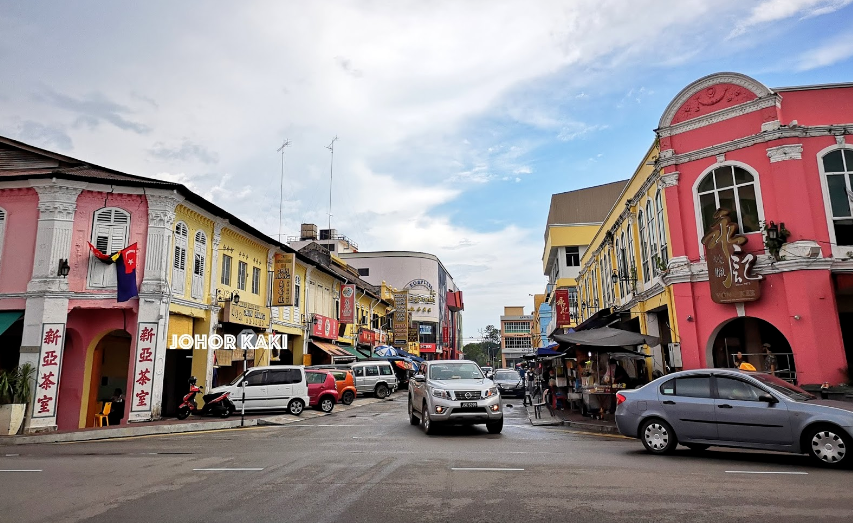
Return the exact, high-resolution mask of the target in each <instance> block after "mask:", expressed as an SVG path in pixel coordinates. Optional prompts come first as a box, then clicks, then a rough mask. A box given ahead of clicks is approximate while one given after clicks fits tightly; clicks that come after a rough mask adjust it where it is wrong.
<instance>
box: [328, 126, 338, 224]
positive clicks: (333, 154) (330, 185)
mask: <svg viewBox="0 0 853 523" xmlns="http://www.w3.org/2000/svg"><path fill="white" fill-rule="evenodd" d="M336 141H338V136H337V135H335V137H334V138H333V139H332V143H330V144H329V145H327V146H326V149H328V150H330V151H331V152H332V159H331V163H329V235H331V234H332V173H333V169H334V167H335V142H336ZM329 239H331V238H329Z"/></svg>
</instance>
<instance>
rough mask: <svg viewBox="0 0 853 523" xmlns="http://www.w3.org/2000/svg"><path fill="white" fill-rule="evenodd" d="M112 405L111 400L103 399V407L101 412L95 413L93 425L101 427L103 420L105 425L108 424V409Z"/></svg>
mask: <svg viewBox="0 0 853 523" xmlns="http://www.w3.org/2000/svg"><path fill="white" fill-rule="evenodd" d="M112 407H113V402H111V401H105V402H104V407H103V408H102V409H101V413H100V414H95V425H96V426H98V427H103V426H104V422H106V423H107V427H109V426H110V418H109V415H110V409H112Z"/></svg>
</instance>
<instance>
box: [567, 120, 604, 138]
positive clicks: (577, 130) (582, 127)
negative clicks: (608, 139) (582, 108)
mask: <svg viewBox="0 0 853 523" xmlns="http://www.w3.org/2000/svg"><path fill="white" fill-rule="evenodd" d="M604 129H607V126H606V125H601V124H594V125H589V124H585V123H583V122H567V123H566V124H564V125H563V128H562V129H561V130H560V133H559V134H558V135H557V139H559V140H562V141H564V142H568V141H571V140H576V139H578V138H583V137H584V136H586V135H588V134H590V133H594V132H596V131H602V130H604Z"/></svg>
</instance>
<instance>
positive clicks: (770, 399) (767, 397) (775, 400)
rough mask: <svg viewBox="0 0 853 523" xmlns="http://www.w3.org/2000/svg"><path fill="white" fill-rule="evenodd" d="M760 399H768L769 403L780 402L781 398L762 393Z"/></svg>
mask: <svg viewBox="0 0 853 523" xmlns="http://www.w3.org/2000/svg"><path fill="white" fill-rule="evenodd" d="M758 401H766V402H767V403H771V404H772V403H778V402H779V400H777V399H776V398H774V397H773V395H772V394H762V395H760V396H758Z"/></svg>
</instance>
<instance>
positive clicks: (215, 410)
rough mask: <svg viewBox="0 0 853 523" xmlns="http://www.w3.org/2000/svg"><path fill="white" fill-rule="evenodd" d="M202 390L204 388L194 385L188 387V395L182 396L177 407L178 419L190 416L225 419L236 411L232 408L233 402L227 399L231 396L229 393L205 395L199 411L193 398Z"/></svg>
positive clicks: (235, 408)
mask: <svg viewBox="0 0 853 523" xmlns="http://www.w3.org/2000/svg"><path fill="white" fill-rule="evenodd" d="M203 388H204V387H199V386H196V385H195V384H192V385H190V391H189V393H188V394H187V395H186V396H184V401H183V403H181V404H180V405H179V406H178V419H186V418H188V417H189V415H190V414H195V415H197V416H219V417H220V418H227V417H228V416H230V415H231V413H232V412H234V411H235V410H237V407H235V406H234V402H232V401H231V398H229V396H230V395H231V393H230V392H216V393H213V394H205V395H204V396H202V399H203V400H204V407H202V408H201V409H199V408H198V405H196V402H195V396H196V394H198V393H199V392H201V391H202V389H203Z"/></svg>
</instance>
